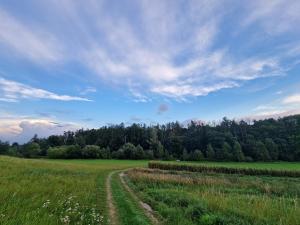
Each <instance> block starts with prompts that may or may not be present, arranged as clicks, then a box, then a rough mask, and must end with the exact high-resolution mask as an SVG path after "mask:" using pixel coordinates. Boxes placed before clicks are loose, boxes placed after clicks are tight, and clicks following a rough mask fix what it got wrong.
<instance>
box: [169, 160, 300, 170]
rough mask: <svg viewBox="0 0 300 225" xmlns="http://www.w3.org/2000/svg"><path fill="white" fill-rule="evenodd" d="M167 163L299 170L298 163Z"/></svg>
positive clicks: (299, 163) (299, 164) (299, 165)
mask: <svg viewBox="0 0 300 225" xmlns="http://www.w3.org/2000/svg"><path fill="white" fill-rule="evenodd" d="M168 163H176V164H192V165H204V166H219V167H231V168H252V169H272V170H300V162H209V161H201V162H186V161H181V162H176V161H168Z"/></svg>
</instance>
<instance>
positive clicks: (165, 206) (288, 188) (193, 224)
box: [128, 169, 300, 225]
mask: <svg viewBox="0 0 300 225" xmlns="http://www.w3.org/2000/svg"><path fill="white" fill-rule="evenodd" d="M128 178H129V179H128V181H129V182H130V184H131V187H132V188H133V189H134V190H135V191H136V192H137V193H139V195H140V198H142V199H143V200H144V201H145V202H147V203H148V204H150V205H151V207H152V208H153V209H154V210H155V211H156V212H158V214H159V215H160V216H161V221H163V224H165V225H225V224H230V225H234V224H236V225H250V224H251V225H275V224H276V225H279V224H280V225H283V224H284V225H299V224H300V207H299V203H300V200H299V197H298V196H299V195H300V179H299V178H283V177H270V176H243V175H237V174H218V173H208V174H205V173H191V172H185V171H180V172H178V171H165V170H157V169H135V170H131V171H129V172H128Z"/></svg>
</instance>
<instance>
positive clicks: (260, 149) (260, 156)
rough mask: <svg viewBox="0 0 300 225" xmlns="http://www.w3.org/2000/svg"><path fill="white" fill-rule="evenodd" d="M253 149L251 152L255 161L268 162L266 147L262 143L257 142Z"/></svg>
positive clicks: (268, 156)
mask: <svg viewBox="0 0 300 225" xmlns="http://www.w3.org/2000/svg"><path fill="white" fill-rule="evenodd" d="M253 147H254V151H253V152H254V156H255V159H256V160H258V161H268V160H270V155H269V152H268V149H267V148H266V146H265V145H264V143H263V142H262V141H257V142H256V143H255V145H254V146H253Z"/></svg>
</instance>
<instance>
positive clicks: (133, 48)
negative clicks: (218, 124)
mask: <svg viewBox="0 0 300 225" xmlns="http://www.w3.org/2000/svg"><path fill="white" fill-rule="evenodd" d="M299 11H300V2H299V1H297V0H273V1H263V0H260V1H259V0H253V1H237V0H226V1H225V0H224V1H222V0H216V1H214V0H210V1H201V0H188V1H183V0H182V1H181V0H151V1H150V0H148V1H146V0H145V1H144V0H124V1H117V0H109V1H101V0H78V1H73V0H64V1H60V0H44V1H39V0H26V1H18V0H2V1H1V2H0V21H1V23H0V139H1V140H9V141H11V142H12V141H19V142H24V141H26V140H28V139H29V138H31V137H32V136H33V135H34V134H35V133H38V134H39V135H40V136H42V137H43V136H47V135H51V134H57V133H62V132H63V131H64V130H75V129H78V128H81V127H83V128H96V127H99V126H102V125H106V124H111V123H121V122H124V123H125V124H131V123H133V122H138V123H147V124H153V123H157V122H159V123H165V122H168V121H176V120H177V121H180V122H184V121H188V120H191V119H194V120H203V121H213V120H215V121H218V120H220V119H221V118H222V117H223V116H227V117H229V118H235V119H241V118H246V119H261V118H268V117H278V116H284V115H290V114H296V113H300V74H299V73H300V65H299V63H300V57H299V56H300V29H299V24H300V14H299Z"/></svg>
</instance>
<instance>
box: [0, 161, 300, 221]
mask: <svg viewBox="0 0 300 225" xmlns="http://www.w3.org/2000/svg"><path fill="white" fill-rule="evenodd" d="M168 163H171V164H174V165H182V164H191V165H195V163H190V162H183V163H182V162H179V163H178V162H168ZM203 164H204V165H206V166H211V167H216V165H217V166H223V167H224V166H228V167H233V168H241V167H242V168H249V167H251V168H253V169H255V168H259V169H266V168H268V169H278V170H289V171H298V169H299V164H297V163H216V162H201V163H198V164H196V165H203ZM147 165H148V161H143V160H48V159H21V158H13V157H6V156H0V224H1V225H16V224H21V225H40V224H43V225H59V224H72V225H73V224H74V225H75V224H82V225H88V224H90V225H95V224H98V225H99V224H104V225H150V224H155V223H154V222H153V221H152V220H151V218H149V215H147V212H145V209H143V208H142V207H141V204H140V203H143V204H147V205H149V206H150V207H151V209H152V210H153V212H152V213H153V216H155V217H156V219H157V220H158V221H159V224H163V225H171V224H172V225H176V224H178V225H179V224H180V225H194V224H197V225H198V224H199V225H221V224H224V225H226V224H228V225H229V224H230V225H232V224H233V225H234V224H241V225H243V224H245V225H248V224H251V225H265V224H266V225H267V224H268V225H273V224H274V225H275V224H276V225H277V224H282V225H283V224H284V225H298V224H300V223H299V222H300V208H299V204H300V200H299V195H300V179H299V178H297V177H276V176H247V175H240V174H223V173H199V172H188V171H176V170H159V169H149V168H147ZM246 165H247V167H246ZM133 168H134V169H133ZM120 173H123V174H125V175H124V177H123V176H122V177H123V178H122V179H121V177H120ZM124 181H125V183H126V184H127V187H126V185H124ZM108 183H109V186H108V185H107V184H108ZM128 188H129V189H128ZM130 189H131V191H130ZM110 194H111V199H109V198H108V196H109V195H110Z"/></svg>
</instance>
